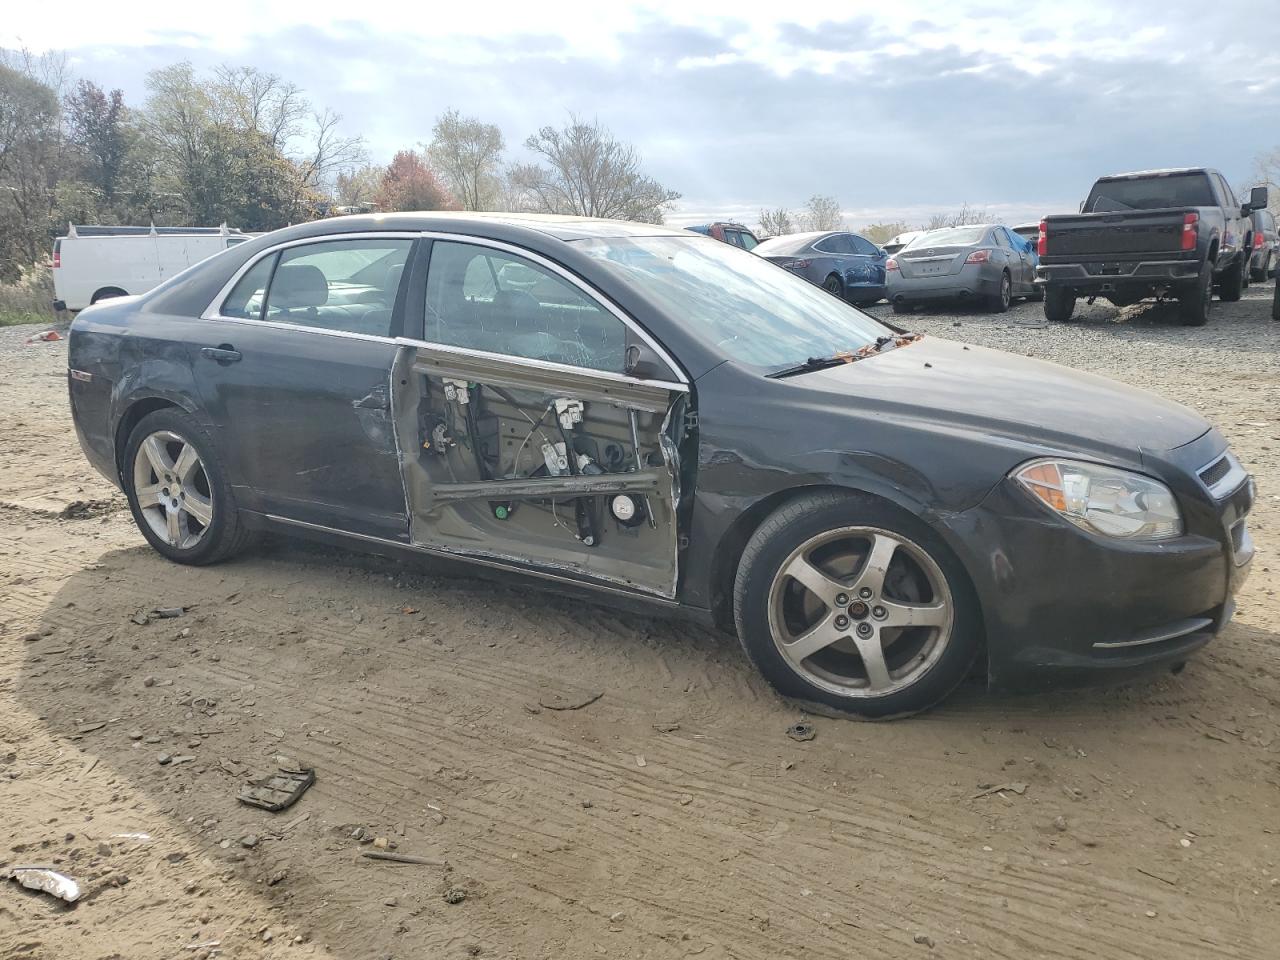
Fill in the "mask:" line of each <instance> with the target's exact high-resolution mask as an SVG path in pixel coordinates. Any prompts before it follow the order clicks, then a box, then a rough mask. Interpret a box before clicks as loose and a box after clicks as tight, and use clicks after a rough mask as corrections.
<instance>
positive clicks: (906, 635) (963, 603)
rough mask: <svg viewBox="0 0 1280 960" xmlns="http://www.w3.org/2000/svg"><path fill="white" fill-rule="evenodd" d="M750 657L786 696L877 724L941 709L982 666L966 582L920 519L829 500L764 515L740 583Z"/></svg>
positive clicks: (740, 614) (741, 622)
mask: <svg viewBox="0 0 1280 960" xmlns="http://www.w3.org/2000/svg"><path fill="white" fill-rule="evenodd" d="M734 617H735V621H736V624H737V630H738V637H739V639H740V640H741V642H742V645H743V648H744V649H745V650H746V653H747V656H748V657H750V658H751V661H752V662H753V663H754V664H755V665H756V667H757V668H758V669H759V670H760V672H761V673H762V674H763V675H764V677H765V679H767V680H768V681H769V683H770V684H772V685H773V687H774V688H775V689H776V690H777V691H778V692H779V693H780V694H781V695H782V696H784V697H789V698H792V699H795V700H799V701H803V702H805V703H808V704H815V705H818V706H820V707H824V708H828V709H834V710H837V711H840V712H843V713H850V714H856V715H859V716H863V717H869V718H884V717H893V716H901V715H905V714H911V713H917V712H919V711H921V710H925V709H928V708H929V707H931V706H933V705H934V704H936V703H938V702H939V701H941V700H942V699H943V698H944V697H946V695H947V694H949V693H950V692H951V691H952V690H953V689H954V688H955V687H956V685H957V684H959V683H960V682H961V681H962V680H963V679H964V678H965V676H966V675H967V674H968V672H969V670H970V668H971V667H972V666H973V663H974V660H975V658H976V657H977V654H978V650H979V646H980V642H981V640H980V638H981V630H980V624H981V618H980V616H979V613H978V606H977V600H976V599H975V597H974V595H973V590H972V587H971V586H970V584H969V580H968V577H967V575H966V573H965V571H964V569H963V567H962V566H961V565H960V562H959V561H958V560H957V559H956V558H955V556H954V555H953V554H952V553H951V551H950V550H949V549H948V548H947V547H946V545H945V544H944V543H943V542H942V540H941V539H940V538H939V537H938V536H937V534H935V533H934V532H933V531H932V530H931V529H930V528H929V527H928V525H926V524H925V523H924V522H923V521H921V520H919V519H918V518H916V517H913V516H911V515H910V514H907V513H905V512H903V511H900V510H898V509H897V508H895V507H893V506H890V505H888V504H885V503H883V502H881V501H877V500H873V499H871V498H868V497H863V496H860V495H857V494H851V493H842V492H835V491H833V492H828V493H818V494H812V495H809V496H806V497H803V498H801V499H799V500H796V501H794V502H793V503H790V504H788V505H786V506H784V507H782V508H780V509H779V510H778V511H776V512H775V513H774V514H773V515H772V516H770V517H768V518H767V519H766V520H765V521H764V523H763V524H761V526H760V528H759V529H758V530H757V531H756V532H755V534H754V535H753V536H752V538H751V540H750V541H749V542H748V543H747V546H746V549H745V550H744V551H743V553H742V560H741V562H740V565H739V567H738V573H737V578H736V581H735V584H734Z"/></svg>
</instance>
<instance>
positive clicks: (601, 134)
mask: <svg viewBox="0 0 1280 960" xmlns="http://www.w3.org/2000/svg"><path fill="white" fill-rule="evenodd" d="M525 146H526V147H527V148H528V149H529V150H530V151H531V152H532V153H534V154H536V155H537V156H538V157H539V162H535V163H528V164H522V165H520V166H517V167H515V168H513V169H512V171H511V173H510V176H511V180H512V183H513V184H514V185H515V186H516V188H517V190H518V191H519V192H520V194H521V195H522V196H523V198H524V201H525V203H527V205H528V206H529V207H531V208H532V209H535V210H540V211H542V212H545V213H567V214H577V215H578V216H585V217H610V218H613V219H617V220H642V221H648V222H650V223H662V221H663V217H664V216H665V214H666V212H667V211H669V210H671V209H672V208H673V207H674V206H675V202H676V201H677V200H679V199H680V194H679V193H677V192H675V191H674V190H668V189H667V188H666V187H664V186H662V184H660V183H658V182H657V181H656V180H654V179H653V178H652V177H650V176H647V175H646V174H645V173H644V172H643V171H642V170H641V167H640V154H639V153H638V152H637V151H636V149H635V147H633V146H631V145H630V144H627V143H624V142H623V141H621V140H618V139H617V138H615V137H614V136H613V134H611V133H610V132H609V130H608V129H607V128H605V127H604V126H602V125H601V124H600V122H599V121H598V120H596V121H592V122H591V123H587V122H586V121H583V120H579V119H578V118H577V117H570V119H569V122H568V123H567V124H566V125H565V126H563V127H543V128H542V129H540V130H539V131H538V132H537V133H535V134H534V135H533V136H531V137H529V139H528V140H526V141H525Z"/></svg>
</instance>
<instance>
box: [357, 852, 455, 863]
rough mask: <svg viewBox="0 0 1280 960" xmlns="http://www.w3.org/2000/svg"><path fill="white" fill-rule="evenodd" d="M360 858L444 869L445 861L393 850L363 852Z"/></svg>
mask: <svg viewBox="0 0 1280 960" xmlns="http://www.w3.org/2000/svg"><path fill="white" fill-rule="evenodd" d="M360 856H362V857H365V858H366V859H368V860H389V861H391V862H392V863H417V864H421V865H423V866H427V867H443V866H444V865H445V861H443V860H441V859H440V858H439V857H415V856H414V855H413V854H410V853H395V852H394V851H392V850H361V851H360Z"/></svg>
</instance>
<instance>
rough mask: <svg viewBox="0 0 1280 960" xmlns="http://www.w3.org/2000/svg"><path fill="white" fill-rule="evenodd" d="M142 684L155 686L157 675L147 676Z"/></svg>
mask: <svg viewBox="0 0 1280 960" xmlns="http://www.w3.org/2000/svg"><path fill="white" fill-rule="evenodd" d="M142 685H143V686H144V687H154V686H155V685H156V678H155V677H146V678H145V679H144V680H143V681H142Z"/></svg>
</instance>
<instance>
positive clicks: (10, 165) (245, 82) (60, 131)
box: [0, 50, 680, 282]
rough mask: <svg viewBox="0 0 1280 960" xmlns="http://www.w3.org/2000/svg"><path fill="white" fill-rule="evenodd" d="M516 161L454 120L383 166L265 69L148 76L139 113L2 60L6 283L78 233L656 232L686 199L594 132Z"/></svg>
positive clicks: (56, 69)
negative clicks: (417, 214) (428, 216)
mask: <svg viewBox="0 0 1280 960" xmlns="http://www.w3.org/2000/svg"><path fill="white" fill-rule="evenodd" d="M523 146H524V148H525V150H526V151H527V157H528V158H527V159H524V160H521V161H512V160H510V159H509V158H508V156H507V151H506V143H505V141H504V139H503V135H502V132H501V130H499V129H498V127H497V126H495V125H494V124H490V123H485V122H483V121H482V120H480V119H479V118H475V117H466V116H463V115H461V114H460V113H459V112H458V111H457V110H446V111H445V112H444V113H443V114H442V115H440V116H439V117H438V118H437V120H436V121H435V124H434V126H433V128H432V130H431V135H430V139H429V140H425V141H424V142H420V143H417V144H416V145H414V146H411V147H406V148H405V149H403V150H401V151H399V152H398V153H396V154H395V156H394V157H393V158H392V160H391V162H390V163H388V164H386V165H385V166H383V165H379V164H372V163H370V162H369V159H368V149H367V145H366V143H365V141H364V139H363V138H362V137H360V136H351V135H348V134H345V133H343V128H342V117H341V116H340V115H339V114H337V113H336V112H334V111H333V110H331V109H329V108H327V107H320V106H317V105H315V104H314V103H312V102H311V100H310V99H309V98H308V97H307V96H306V94H305V92H304V91H303V90H302V89H301V88H299V87H298V86H297V85H296V84H293V83H291V82H289V81H287V80H285V79H283V78H281V77H279V76H277V75H275V74H272V73H266V72H263V71H261V70H258V69H257V68H254V67H236V66H223V67H218V68H217V69H215V70H213V71H211V72H210V73H207V74H202V73H200V72H198V71H197V70H196V69H195V68H194V67H192V65H191V64H189V63H178V64H174V65H172V66H168V67H164V68H162V69H159V70H155V71H153V72H152V73H151V74H149V75H148V77H147V81H146V98H145V100H144V101H143V102H142V103H140V104H129V103H126V102H125V98H124V95H123V93H122V92H121V91H120V90H110V91H108V90H104V89H103V88H101V87H100V86H98V85H97V84H96V83H94V82H93V81H92V80H89V79H83V78H80V79H74V78H72V77H71V75H70V72H69V70H68V68H67V61H66V57H65V56H63V55H57V54H45V55H40V56H35V55H32V54H30V53H28V52H25V51H19V52H13V51H5V50H0V282H11V281H13V280H15V279H16V278H18V277H19V276H21V275H22V273H23V272H24V270H26V268H28V267H29V266H30V265H32V264H36V263H40V262H43V261H45V260H47V259H48V256H49V249H50V246H51V240H52V238H53V237H54V236H56V235H58V234H59V233H60V232H62V231H63V230H65V229H66V225H67V223H68V222H75V223H102V224H144V225H145V224H148V223H155V224H156V225H158V226H163V225H193V226H216V225H218V224H220V223H224V222H225V223H227V224H229V225H230V226H232V227H238V228H240V229H242V230H246V231H260V230H274V229H276V228H278V227H282V226H285V225H287V224H289V223H297V222H300V221H304V220H311V219H315V218H317V217H321V216H326V215H329V214H332V213H336V212H353V211H361V210H381V211H394V210H449V209H465V210H527V211H537V212H546V213H572V214H581V215H585V216H601V217H616V218H620V219H631V220H647V221H653V222H661V221H662V219H663V216H664V214H665V213H666V212H667V211H669V210H670V209H671V208H672V207H673V205H674V203H675V201H676V200H677V199H679V196H680V194H678V193H676V192H674V191H672V190H669V189H667V188H666V187H664V186H662V185H661V184H659V183H658V182H657V181H655V180H654V179H652V178H651V177H649V176H647V175H646V174H645V173H644V172H643V170H642V168H641V160H640V156H639V154H638V153H637V152H636V150H635V148H634V147H632V146H631V145H629V144H627V143H624V142H622V141H620V140H617V139H616V138H615V137H614V136H613V135H612V134H611V133H610V132H609V131H608V129H606V128H605V127H603V126H602V125H601V124H600V123H599V122H598V121H586V120H582V119H579V118H576V117H570V118H569V119H568V121H567V122H566V123H565V124H564V125H563V126H561V127H555V126H546V127H542V128H541V129H539V130H538V131H537V132H536V133H534V134H533V135H531V136H530V137H529V138H528V139H527V140H526V141H524V143H523Z"/></svg>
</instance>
